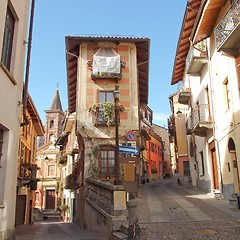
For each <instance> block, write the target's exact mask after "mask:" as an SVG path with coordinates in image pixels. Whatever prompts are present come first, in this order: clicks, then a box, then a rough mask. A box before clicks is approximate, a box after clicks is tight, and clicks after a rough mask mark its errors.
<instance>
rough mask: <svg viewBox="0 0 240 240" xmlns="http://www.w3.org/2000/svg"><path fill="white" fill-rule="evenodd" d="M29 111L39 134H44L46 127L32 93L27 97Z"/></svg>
mask: <svg viewBox="0 0 240 240" xmlns="http://www.w3.org/2000/svg"><path fill="white" fill-rule="evenodd" d="M27 111H28V113H29V115H30V118H31V120H32V123H33V126H34V129H35V131H36V133H37V136H43V135H44V132H45V131H44V127H43V124H42V121H41V118H40V116H39V114H38V112H37V109H36V107H35V105H34V103H33V100H32V98H31V96H30V95H28V99H27Z"/></svg>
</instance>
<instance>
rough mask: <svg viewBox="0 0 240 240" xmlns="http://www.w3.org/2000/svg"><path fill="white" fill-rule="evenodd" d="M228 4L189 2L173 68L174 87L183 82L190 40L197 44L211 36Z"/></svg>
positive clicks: (205, 0) (221, 0)
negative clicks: (219, 16) (221, 10)
mask: <svg viewBox="0 0 240 240" xmlns="http://www.w3.org/2000/svg"><path fill="white" fill-rule="evenodd" d="M226 2H227V0H189V1H188V2H187V6H186V10H185V15H184V18H183V23H182V29H181V32H180V36H179V40H178V45H177V50H176V55H175V61H174V66H173V73H172V81H171V84H172V85H174V84H176V83H178V82H180V81H182V78H183V74H184V70H185V65H186V58H187V54H188V51H189V48H190V40H191V41H193V44H196V43H198V42H200V41H202V40H203V39H205V38H207V37H209V36H210V34H211V33H212V31H213V28H214V25H215V23H216V20H217V17H218V14H219V11H220V9H221V8H222V7H223V6H224V5H225V4H226Z"/></svg>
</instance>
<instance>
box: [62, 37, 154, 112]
mask: <svg viewBox="0 0 240 240" xmlns="http://www.w3.org/2000/svg"><path fill="white" fill-rule="evenodd" d="M105 41H110V42H115V43H116V44H119V43H120V42H132V43H135V44H136V48H137V65H138V80H139V98H140V102H141V103H145V104H147V103H148V71H149V70H148V69H149V45H150V39H149V38H147V37H134V36H121V35H114V36H108V35H107V36H105V35H76V36H75V35H70V36H66V37H65V42H66V51H67V52H66V65H67V81H68V110H69V112H70V113H73V112H75V111H76V96H77V95H76V88H77V57H78V56H79V45H80V44H81V43H83V42H92V43H97V42H105Z"/></svg>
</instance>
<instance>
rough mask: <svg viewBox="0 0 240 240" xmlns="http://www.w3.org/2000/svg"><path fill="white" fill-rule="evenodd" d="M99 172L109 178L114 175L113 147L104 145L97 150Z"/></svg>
mask: <svg viewBox="0 0 240 240" xmlns="http://www.w3.org/2000/svg"><path fill="white" fill-rule="evenodd" d="M99 173H100V175H101V176H104V177H106V178H110V176H112V175H115V147H114V146H104V147H101V148H100V151H99Z"/></svg>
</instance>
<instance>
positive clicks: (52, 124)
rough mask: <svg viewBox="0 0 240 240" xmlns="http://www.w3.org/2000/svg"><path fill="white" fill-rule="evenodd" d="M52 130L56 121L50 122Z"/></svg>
mask: <svg viewBox="0 0 240 240" xmlns="http://www.w3.org/2000/svg"><path fill="white" fill-rule="evenodd" d="M50 128H54V120H51V121H50Z"/></svg>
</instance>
